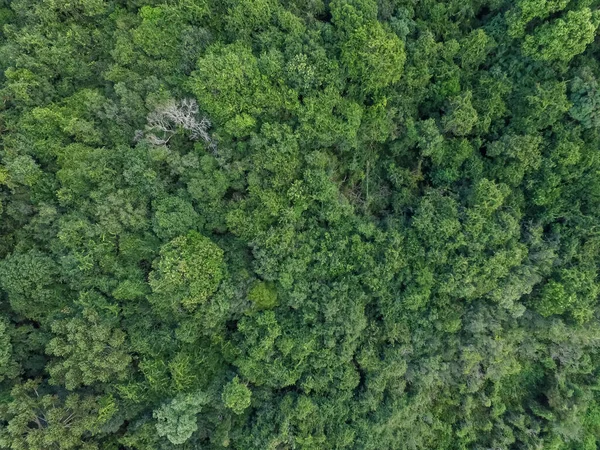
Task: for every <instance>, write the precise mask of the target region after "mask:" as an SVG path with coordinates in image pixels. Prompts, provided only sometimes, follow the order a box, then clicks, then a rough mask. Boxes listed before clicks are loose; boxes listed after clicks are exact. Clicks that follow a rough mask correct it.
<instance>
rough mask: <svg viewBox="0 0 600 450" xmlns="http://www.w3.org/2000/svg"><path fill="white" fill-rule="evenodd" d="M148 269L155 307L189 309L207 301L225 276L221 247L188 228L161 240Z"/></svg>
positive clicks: (191, 309) (151, 298) (175, 309)
mask: <svg viewBox="0 0 600 450" xmlns="http://www.w3.org/2000/svg"><path fill="white" fill-rule="evenodd" d="M153 267H154V270H153V271H152V272H151V273H150V287H151V288H152V291H153V295H152V296H151V297H150V300H151V301H152V303H153V304H155V305H156V306H157V308H159V309H162V308H165V307H166V308H167V309H169V310H174V311H177V310H179V308H184V310H186V311H193V310H194V309H195V308H196V307H197V306H198V305H201V304H203V303H205V302H206V301H208V299H209V298H210V297H211V296H212V295H213V294H214V293H215V291H216V290H217V288H218V287H219V284H220V283H221V280H222V279H223V277H224V276H225V265H224V260H223V250H221V249H220V248H219V247H218V246H217V245H216V244H214V243H213V242H212V241H211V240H210V239H208V238H207V237H205V236H202V235H201V234H199V233H198V232H195V231H191V232H189V233H188V234H187V235H184V236H179V237H177V238H175V239H173V240H172V241H170V242H169V243H167V244H165V245H164V246H163V247H162V248H161V251H160V257H159V258H157V259H156V260H155V262H154V265H153Z"/></svg>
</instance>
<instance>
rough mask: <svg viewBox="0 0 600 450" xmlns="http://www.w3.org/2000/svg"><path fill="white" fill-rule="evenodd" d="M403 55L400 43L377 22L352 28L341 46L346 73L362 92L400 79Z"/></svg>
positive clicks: (385, 85) (375, 89) (375, 90)
mask: <svg viewBox="0 0 600 450" xmlns="http://www.w3.org/2000/svg"><path fill="white" fill-rule="evenodd" d="M405 60H406V56H405V53H404V44H403V42H402V41H401V40H400V39H398V37H397V36H396V35H395V34H393V33H390V32H387V31H385V30H384V29H383V27H382V26H381V25H380V24H379V23H378V22H375V23H371V24H368V25H363V26H361V27H360V28H358V29H356V30H353V31H352V32H351V34H350V37H349V38H348V40H347V41H346V42H345V44H344V45H343V47H342V62H343V63H344V64H345V65H346V67H347V68H348V75H349V76H350V79H351V80H353V81H354V82H358V83H359V84H360V86H362V88H363V90H365V91H366V92H377V91H379V90H381V89H383V88H385V87H387V86H389V85H390V84H393V83H395V82H397V81H398V80H400V77H401V76H402V72H403V69H404V62H405Z"/></svg>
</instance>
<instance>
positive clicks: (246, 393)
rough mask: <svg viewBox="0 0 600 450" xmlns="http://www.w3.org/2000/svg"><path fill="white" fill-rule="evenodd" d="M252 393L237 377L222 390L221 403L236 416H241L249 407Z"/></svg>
mask: <svg viewBox="0 0 600 450" xmlns="http://www.w3.org/2000/svg"><path fill="white" fill-rule="evenodd" d="M251 397H252V391H251V390H250V389H248V386H246V385H245V384H243V383H240V379H239V377H237V376H236V377H235V378H234V379H233V380H231V381H230V382H229V383H227V385H226V386H225V388H224V389H223V394H222V398H223V402H224V403H225V406H227V407H228V408H229V409H231V410H232V411H233V412H234V413H236V414H242V413H243V412H244V411H245V410H246V409H248V407H249V406H250V400H251Z"/></svg>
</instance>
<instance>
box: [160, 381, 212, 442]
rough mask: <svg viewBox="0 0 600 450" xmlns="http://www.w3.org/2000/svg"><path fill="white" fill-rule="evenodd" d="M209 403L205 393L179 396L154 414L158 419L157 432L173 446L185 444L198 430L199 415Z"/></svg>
mask: <svg viewBox="0 0 600 450" xmlns="http://www.w3.org/2000/svg"><path fill="white" fill-rule="evenodd" d="M208 401H209V398H208V396H207V395H206V394H205V393H203V392H194V393H190V394H179V395H178V396H177V397H175V398H173V399H172V400H171V401H170V402H168V403H165V404H163V405H162V406H161V407H160V408H158V409H155V410H154V412H153V413H152V415H153V417H154V418H155V419H157V423H156V431H157V432H158V435H159V436H166V437H167V439H169V441H170V442H171V443H173V444H176V445H178V444H183V443H184V442H186V441H187V440H188V439H189V438H190V437H191V436H192V434H193V433H194V432H195V431H196V430H198V418H197V415H198V414H199V413H200V411H202V407H203V406H204V405H206V404H207V403H208Z"/></svg>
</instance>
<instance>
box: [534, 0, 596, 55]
mask: <svg viewBox="0 0 600 450" xmlns="http://www.w3.org/2000/svg"><path fill="white" fill-rule="evenodd" d="M599 22H600V18H599V17H598V16H597V15H594V14H592V11H591V10H590V9H589V8H583V9H581V10H578V11H568V12H567V13H566V15H565V18H564V19H556V21H554V22H550V23H548V24H544V25H542V26H540V27H539V28H537V29H536V30H535V31H534V33H533V35H530V36H527V37H526V38H525V41H524V43H523V52H524V53H525V54H526V55H529V56H532V57H533V58H535V59H539V60H542V61H560V62H569V61H570V60H571V59H572V58H574V57H575V56H577V55H579V54H580V53H583V52H584V51H585V49H586V47H587V46H588V45H589V44H590V43H591V42H593V40H594V37H595V35H596V29H597V28H598V25H599Z"/></svg>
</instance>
